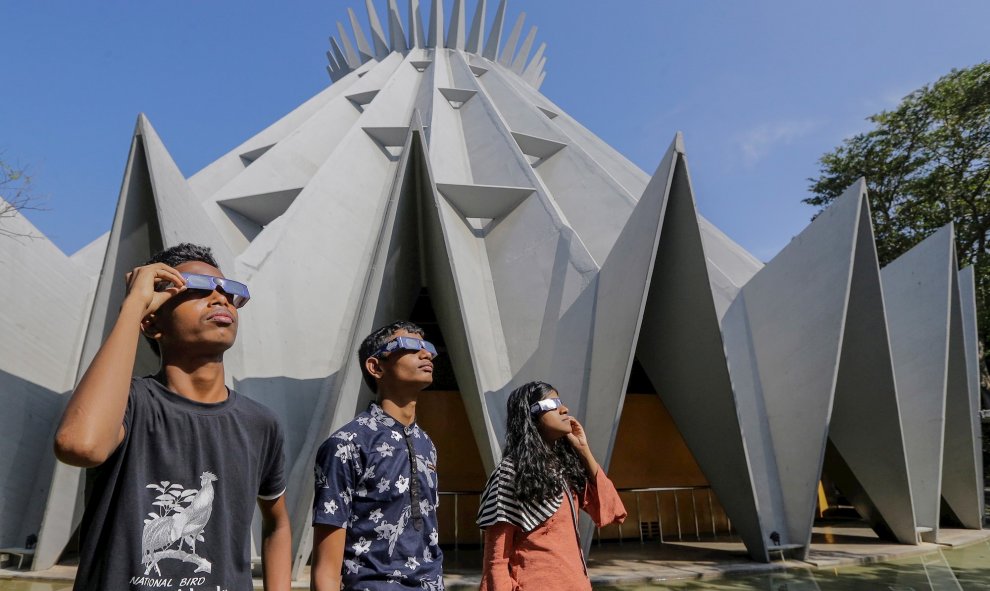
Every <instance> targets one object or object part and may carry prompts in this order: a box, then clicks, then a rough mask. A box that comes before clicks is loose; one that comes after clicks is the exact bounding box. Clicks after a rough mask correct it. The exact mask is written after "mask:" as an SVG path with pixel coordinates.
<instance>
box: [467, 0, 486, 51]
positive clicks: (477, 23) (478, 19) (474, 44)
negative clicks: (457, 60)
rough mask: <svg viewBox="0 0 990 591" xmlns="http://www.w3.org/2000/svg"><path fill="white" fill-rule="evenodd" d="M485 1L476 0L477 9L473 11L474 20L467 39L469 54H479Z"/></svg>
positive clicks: (483, 26)
mask: <svg viewBox="0 0 990 591" xmlns="http://www.w3.org/2000/svg"><path fill="white" fill-rule="evenodd" d="M487 4H488V2H487V0H478V7H477V8H476V9H475V11H474V20H473V21H472V22H471V33H470V34H469V35H468V39H467V51H469V52H471V53H481V41H482V37H484V35H485V10H486V8H487Z"/></svg>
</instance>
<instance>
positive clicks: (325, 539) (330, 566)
mask: <svg viewBox="0 0 990 591" xmlns="http://www.w3.org/2000/svg"><path fill="white" fill-rule="evenodd" d="M346 539H347V529H345V528H343V527H333V526H330V525H314V526H313V568H312V569H311V572H310V577H309V581H310V582H309V588H310V589H311V590H312V591H340V585H341V580H340V570H341V567H342V566H343V563H344V542H345V540H346Z"/></svg>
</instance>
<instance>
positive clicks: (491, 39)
mask: <svg viewBox="0 0 990 591" xmlns="http://www.w3.org/2000/svg"><path fill="white" fill-rule="evenodd" d="M506 1H507V0H501V1H500V2H499V3H498V10H497V11H496V12H495V21H494V22H493V23H492V29H491V32H489V33H488V41H487V42H486V43H485V53H484V57H485V58H487V59H490V60H492V61H495V60H496V59H498V50H499V45H500V44H501V42H502V27H503V26H504V24H505V5H506Z"/></svg>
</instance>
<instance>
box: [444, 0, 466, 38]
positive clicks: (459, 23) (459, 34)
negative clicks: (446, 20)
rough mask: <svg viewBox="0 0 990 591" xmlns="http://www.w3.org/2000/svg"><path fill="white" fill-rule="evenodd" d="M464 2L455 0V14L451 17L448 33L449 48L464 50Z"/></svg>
mask: <svg viewBox="0 0 990 591" xmlns="http://www.w3.org/2000/svg"><path fill="white" fill-rule="evenodd" d="M465 20H466V19H465V18H464V0H454V12H453V14H451V15H450V30H449V31H447V47H449V48H450V49H464V32H465V31H464V27H465V25H464V22H465Z"/></svg>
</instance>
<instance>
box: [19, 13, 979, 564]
mask: <svg viewBox="0 0 990 591" xmlns="http://www.w3.org/2000/svg"><path fill="white" fill-rule="evenodd" d="M419 4H420V2H419V0H410V2H409V10H408V19H403V18H400V12H399V10H398V8H397V6H396V0H389V1H388V3H387V6H386V10H385V11H384V12H382V13H381V15H384V17H385V18H381V16H380V14H379V12H378V9H376V7H375V6H374V5H373V3H372V1H371V0H367V9H368V18H369V22H370V28H369V29H368V30H365V29H363V28H362V26H361V25H359V23H358V20H357V18H356V16H355V14H354V12H353V11H350V10H349V11H348V14H349V20H350V25H351V27H350V29H348V28H346V27H345V26H343V25H342V24H338V25H337V32H338V36H337V37H336V38H335V39H332V40H331V51H330V52H328V58H329V61H330V65H329V67H328V70H329V73H330V77H331V78H332V79H333V83H332V84H331V85H330V86H329V87H328V88H327V89H326V90H324V91H322V92H320V93H319V94H317V95H316V96H314V97H313V98H311V99H309V100H308V101H306V102H305V103H303V104H302V105H300V106H299V107H298V108H296V109H295V110H294V111H292V112H291V113H289V114H287V115H285V116H284V117H283V118H282V119H280V120H278V121H276V122H275V123H273V124H272V125H271V126H269V127H268V128H266V129H264V130H262V131H261V132H259V133H258V134H257V135H255V136H254V137H252V138H250V139H249V140H247V141H245V142H244V143H243V144H241V145H239V146H237V147H236V148H234V149H233V150H231V151H230V152H229V153H227V154H226V155H225V156H223V157H221V158H220V159H218V160H217V161H216V162H214V163H212V164H210V165H208V166H207V167H205V168H204V169H203V170H201V171H199V172H198V173H196V174H195V175H193V176H191V177H189V178H185V177H184V176H183V175H182V174H181V173H180V171H179V169H178V168H177V167H176V165H175V163H174V161H173V160H172V158H171V156H170V155H169V153H168V151H167V150H166V149H165V146H164V145H163V144H162V142H161V140H160V139H159V137H158V135H157V134H156V132H155V130H154V129H153V128H152V126H151V123H150V122H149V121H148V120H147V118H145V117H144V116H143V115H141V116H139V117H138V120H137V126H136V128H135V131H134V136H133V140H132V142H131V146H130V154H129V156H128V161H127V166H126V171H125V174H124V179H123V184H122V188H121V192H120V197H119V201H118V205H117V210H116V214H115V216H114V219H113V224H112V229H111V230H110V232H109V233H108V234H107V235H105V236H103V237H101V238H100V239H99V240H97V241H96V242H94V243H93V244H91V245H90V246H87V247H86V248H84V249H83V250H82V251H80V252H78V253H76V254H75V255H73V256H71V257H70V256H65V255H64V254H63V253H62V252H61V251H59V250H58V249H57V248H56V247H55V246H54V245H53V244H51V243H50V242H49V241H47V240H46V239H39V240H27V241H15V240H3V241H0V294H2V300H3V302H4V304H3V306H0V322H2V326H3V330H2V332H0V405H2V407H3V409H4V410H3V412H2V413H0V431H2V432H3V434H4V436H3V439H2V441H0V547H2V546H19V545H22V544H23V543H24V539H25V538H26V537H27V536H28V535H31V534H36V535H37V536H38V546H37V551H36V555H35V560H34V568H36V569H44V568H48V567H50V566H51V565H53V564H54V563H55V562H56V561H57V560H58V559H59V557H60V556H61V554H62V553H63V551H64V550H65V549H66V547H67V546H71V544H72V539H73V534H74V532H75V530H76V528H77V526H78V523H79V519H80V517H81V499H82V495H83V490H84V478H83V473H82V472H81V471H80V470H79V469H77V468H72V467H69V466H65V465H61V464H57V463H56V462H55V460H54V458H53V457H52V454H51V451H50V450H51V438H52V435H53V432H54V428H55V425H56V422H57V420H58V417H59V416H60V412H61V408H62V406H63V404H64V400H65V398H66V395H67V394H68V393H69V392H71V390H72V388H73V387H74V385H75V383H76V381H77V380H78V378H79V377H80V373H81V369H83V368H85V367H86V366H87V365H88V363H89V361H90V360H91V358H92V356H93V355H94V354H95V352H96V350H97V348H98V347H99V344H100V342H101V341H102V339H103V338H104V336H105V335H106V333H107V331H108V330H109V328H110V326H111V324H112V321H113V319H114V317H115V313H116V310H117V309H118V306H119V304H120V302H121V300H122V297H123V288H124V283H123V280H122V278H123V276H124V273H125V272H126V271H128V270H130V269H131V268H132V267H134V266H137V265H139V264H141V263H142V262H143V261H144V260H145V259H147V258H148V257H149V255H151V254H152V253H153V252H155V251H157V250H159V249H161V248H163V247H167V246H170V245H174V244H177V243H179V242H185V241H191V242H197V243H202V244H207V245H209V246H211V247H212V248H213V249H214V251H215V252H216V254H217V255H218V260H219V261H220V264H221V267H222V268H223V269H224V271H225V272H226V273H227V275H228V276H230V277H234V278H237V279H239V280H242V281H245V282H246V283H248V284H249V285H250V286H251V289H252V294H253V296H254V297H253V298H252V301H251V304H250V306H248V307H247V308H246V309H245V310H244V318H245V322H244V325H243V326H242V327H241V329H240V335H239V338H238V343H237V345H236V346H235V348H234V349H232V350H231V351H230V353H229V354H228V357H227V367H228V371H229V376H230V378H231V384H230V385H231V386H232V387H234V388H236V389H237V390H238V391H239V392H241V393H243V394H245V395H247V396H250V397H251V398H254V399H257V400H259V401H261V402H263V403H265V404H267V405H268V406H270V407H271V408H272V409H274V410H275V411H276V412H277V413H278V414H279V416H280V417H281V420H282V421H283V424H284V426H285V430H286V436H287V442H286V443H287V448H286V452H287V462H288V466H289V467H290V468H291V477H290V486H289V489H288V502H289V507H290V511H291V515H292V522H293V528H294V532H293V534H294V547H295V552H296V567H297V572H298V569H299V568H300V567H301V566H302V565H303V564H305V562H306V560H307V559H308V557H309V554H310V547H311V539H310V532H311V529H310V527H309V521H310V515H309V514H310V506H311V503H312V465H313V459H314V455H315V452H316V449H317V446H318V445H319V443H320V442H321V441H322V440H323V439H324V438H325V437H326V436H327V435H328V434H329V433H330V432H331V431H332V430H334V429H335V428H337V427H338V426H340V425H342V424H343V423H345V422H346V421H348V420H349V419H350V418H351V417H353V416H354V414H356V413H357V412H359V411H360V410H363V409H364V408H365V406H366V405H367V403H368V402H369V400H370V399H371V396H372V395H371V393H370V392H369V391H368V390H367V388H366V387H365V386H364V385H363V383H362V379H361V375H360V372H359V369H358V366H357V364H356V363H355V362H354V359H355V351H356V349H357V345H358V343H359V342H360V340H361V339H362V338H363V337H364V336H365V335H366V334H367V333H368V332H370V331H371V329H372V328H374V327H375V326H377V325H380V324H383V323H385V322H387V321H390V320H393V319H396V318H409V319H411V320H413V321H415V322H418V323H420V324H421V325H423V326H424V327H425V328H426V330H427V332H428V335H427V336H428V338H430V339H432V340H434V341H435V342H437V343H439V344H440V346H441V351H442V353H443V355H442V356H441V358H440V360H445V361H444V362H443V363H441V364H440V365H438V368H437V379H436V383H435V384H434V386H433V388H432V393H431V394H430V395H428V396H424V397H423V399H422V401H421V403H420V407H419V413H420V420H421V422H422V423H423V424H425V426H426V427H427V429H428V430H429V431H430V432H431V434H432V435H433V436H434V439H435V440H436V443H437V446H438V447H439V450H440V455H441V462H440V478H441V490H443V491H445V492H447V493H450V494H449V495H448V496H445V500H444V501H443V504H442V512H441V520H442V525H443V532H441V533H442V536H443V540H444V541H446V542H448V543H454V542H464V541H465V540H473V541H474V543H477V539H478V538H477V530H476V529H474V526H473V521H474V510H475V509H476V507H477V496H476V493H477V492H478V491H480V490H481V488H482V487H483V485H484V480H485V476H486V474H487V473H488V471H489V470H490V469H491V468H492V467H493V466H494V464H495V463H496V462H497V460H498V458H499V455H500V445H501V442H502V440H503V435H504V405H505V400H506V397H507V395H508V393H509V392H510V391H511V390H512V389H513V388H515V387H516V386H518V385H520V384H522V383H524V382H527V381H530V380H532V379H543V380H546V381H549V382H550V383H552V384H554V385H555V386H556V387H557V388H558V390H559V391H560V392H561V394H562V396H564V397H565V399H566V400H567V402H568V405H569V406H570V408H571V410H572V412H573V413H574V414H575V415H576V416H577V417H578V418H579V419H580V420H581V421H583V422H584V424H585V426H586V428H587V432H588V434H589V439H590V440H591V445H592V447H593V448H594V449H596V450H599V455H600V456H601V458H602V460H603V464H605V465H606V466H607V467H608V470H609V473H610V474H611V476H612V478H613V480H614V481H615V483H616V485H617V486H618V487H619V488H620V489H623V490H627V491H628V492H625V493H623V494H624V498H625V500H626V504H627V506H628V507H629V508H630V512H631V516H630V519H629V520H628V521H627V522H626V524H625V525H623V526H622V527H621V528H618V527H611V528H606V530H603V531H602V532H600V535H601V536H602V537H603V538H609V537H612V538H614V537H620V536H622V537H627V538H634V537H641V536H644V535H657V534H659V535H661V536H663V535H667V536H671V535H677V534H678V533H680V530H681V529H682V527H683V529H684V530H685V531H690V532H691V534H695V533H700V532H711V533H719V534H721V533H722V532H725V531H727V530H728V529H729V528H731V531H732V532H733V533H735V534H737V535H738V536H739V538H740V539H741V541H742V542H743V543H744V544H745V547H746V549H747V551H748V552H749V554H750V556H751V557H752V558H753V559H754V560H758V561H767V560H769V557H770V552H771V551H774V550H776V549H778V548H781V549H789V550H791V551H793V552H794V553H796V554H798V555H802V554H803V553H804V552H806V551H807V547H808V545H809V543H810V539H811V532H812V524H813V520H814V517H815V514H816V511H817V510H818V508H819V507H818V505H819V490H820V484H819V483H820V481H821V480H822V477H823V474H824V475H825V477H826V479H827V480H828V481H829V482H831V483H834V485H835V486H836V487H837V488H838V489H839V490H840V491H841V492H842V494H843V495H844V496H845V497H846V498H847V499H849V501H850V502H851V504H852V505H854V506H855V508H856V509H857V511H858V512H859V513H860V515H861V516H862V517H863V518H864V519H866V520H867V521H868V522H869V523H870V524H871V525H872V527H873V528H874V529H875V530H876V531H877V533H878V534H880V535H881V536H882V537H884V538H888V539H892V540H896V541H899V542H901V543H904V544H916V543H918V541H919V539H924V540H934V539H936V538H937V537H938V532H939V526H940V523H942V522H943V521H944V520H946V519H950V520H951V521H952V522H953V523H958V524H962V526H964V527H967V528H980V527H981V517H982V515H983V506H982V503H983V500H982V499H983V494H982V492H983V488H982V486H983V485H982V482H983V478H982V476H983V467H982V464H981V455H980V448H981V440H980V431H979V424H978V395H979V386H978V368H977V329H976V320H975V318H976V314H975V297H974V282H973V273H972V270H971V269H964V270H962V271H957V262H956V258H955V254H954V240H953V230H952V228H951V227H947V228H945V229H943V230H941V231H939V232H938V233H936V234H934V235H933V236H931V237H930V238H928V239H927V240H925V241H924V242H922V243H921V244H919V245H918V246H917V247H915V248H914V249H913V250H911V251H910V252H908V253H906V254H904V255H903V256H902V257H901V258H900V259H898V260H897V261H895V262H893V263H892V264H890V265H889V266H887V267H886V268H884V269H880V268H879V265H878V262H877V255H876V248H875V245H874V240H873V230H872V227H871V223H870V213H869V208H868V202H867V196H866V189H865V184H864V183H863V182H860V183H857V184H856V185H855V186H853V187H850V188H849V190H848V191H847V192H846V194H845V195H844V196H843V197H841V198H840V199H838V200H837V201H836V202H835V203H834V205H832V206H831V207H830V208H829V209H828V210H826V211H824V212H822V213H821V215H819V216H818V217H817V218H816V219H815V220H814V222H812V223H811V224H810V225H809V226H808V227H807V228H806V229H805V230H804V231H803V232H802V233H801V234H800V235H799V236H797V237H795V238H794V239H793V240H792V242H791V243H790V244H788V245H787V246H786V247H785V248H784V249H783V251H781V252H780V253H779V254H778V255H777V256H776V257H774V258H773V260H771V261H770V262H769V263H766V264H763V263H761V262H760V261H758V260H757V259H756V258H754V257H753V256H751V255H750V254H749V253H747V252H746V251H745V250H744V249H743V248H741V247H740V246H739V245H737V244H735V243H734V242H732V240H730V239H729V238H728V237H727V236H725V235H724V234H723V233H722V232H720V231H719V230H718V229H717V228H715V227H714V226H713V225H712V224H711V223H710V222H708V221H707V220H705V219H704V218H702V217H701V216H699V215H698V213H697V211H696V208H695V202H694V195H693V194H692V189H691V178H690V174H689V170H688V163H687V159H686V156H685V151H684V147H683V143H682V140H681V138H680V136H679V135H678V136H676V137H674V138H673V141H672V142H671V144H670V146H669V148H667V151H666V154H665V155H664V157H663V159H662V161H661V163H660V165H659V167H658V168H657V170H656V171H655V172H654V173H653V174H652V176H651V175H649V174H647V173H645V172H643V171H641V170H640V169H638V168H637V167H636V166H634V165H633V164H632V163H631V162H629V161H628V160H627V159H626V158H624V157H623V156H622V155H621V154H619V153H618V152H616V151H615V150H614V149H612V148H611V147H609V146H608V145H607V144H606V143H605V142H604V141H602V140H601V139H599V138H598V137H596V136H595V135H594V134H593V133H591V132H590V131H588V130H587V129H585V128H584V127H582V126H581V125H580V124H579V123H578V122H577V121H575V120H574V119H572V118H571V117H569V116H568V115H567V113H565V112H563V110H561V109H560V108H559V107H557V106H556V105H555V104H554V103H553V102H551V101H550V100H549V99H548V98H547V97H545V96H543V95H542V94H540V92H539V88H540V85H541V83H542V81H543V79H544V77H545V76H546V70H545V66H546V62H547V58H546V57H545V49H546V47H545V45H540V46H539V47H538V48H536V49H535V51H534V45H535V43H536V39H535V36H536V35H535V32H536V29H535V27H534V28H530V29H528V32H525V34H524V17H523V16H519V17H518V19H516V20H515V21H514V23H515V24H514V25H512V26H510V21H511V19H510V15H509V14H508V13H507V10H506V4H505V0H502V2H501V4H499V5H498V6H497V9H496V10H495V12H494V15H495V16H494V19H493V21H492V22H490V23H489V22H486V18H485V17H486V14H487V7H486V1H485V0H480V1H479V2H478V4H477V8H476V10H475V12H474V15H473V18H470V19H469V18H468V17H469V15H468V14H467V8H468V7H466V6H465V3H464V2H463V0H455V2H454V4H453V12H452V14H451V15H450V19H449V24H447V26H444V24H445V18H444V15H443V10H442V8H443V2H439V1H438V0H433V2H432V6H430V7H427V6H423V7H422V8H421V7H420V6H419ZM379 8H380V7H379ZM427 9H429V10H427ZM427 12H428V13H429V15H428V16H429V18H428V20H425V21H424V20H423V16H422V15H424V14H426V13H427ZM489 16H490V15H489ZM383 23H384V25H383ZM658 152H659V150H658ZM13 223H15V224H18V225H19V227H18V228H15V229H19V230H23V231H25V232H35V233H37V232H36V231H35V230H34V229H33V227H32V226H30V223H29V222H28V221H27V220H26V219H24V218H16V219H15V220H14V221H13ZM314 309H315V310H317V311H318V313H306V314H302V313H300V312H299V311H300V310H306V311H309V312H312V311H313V310H314ZM141 346H142V347H144V344H142V345H141ZM156 369H157V358H156V357H155V355H154V354H153V352H152V351H151V349H150V348H148V349H142V350H141V351H139V354H138V360H137V364H136V367H135V369H134V371H135V373H136V374H147V373H152V372H154V371H156ZM634 489H639V490H641V492H639V493H636V492H633V490H634ZM642 489H646V490H645V492H644V491H642ZM659 489H673V490H666V492H661V491H660V490H659ZM644 495H646V496H644ZM675 524H676V529H674V528H675ZM585 526H586V527H589V524H585ZM699 528H700V529H699ZM589 538H590V537H586V539H589Z"/></svg>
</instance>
